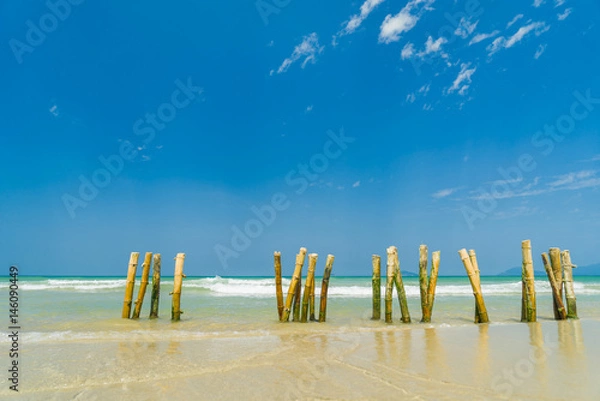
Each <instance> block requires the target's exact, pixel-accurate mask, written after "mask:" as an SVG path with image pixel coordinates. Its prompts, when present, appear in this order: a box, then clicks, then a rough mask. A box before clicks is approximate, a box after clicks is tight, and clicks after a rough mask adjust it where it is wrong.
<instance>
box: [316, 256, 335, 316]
mask: <svg viewBox="0 0 600 401" xmlns="http://www.w3.org/2000/svg"><path fill="white" fill-rule="evenodd" d="M333 260H334V256H333V255H327V261H326V262H325V271H324V272H323V281H322V282H321V299H320V301H321V304H320V305H319V322H321V323H323V322H325V320H326V319H327V290H328V289H329V277H330V276H331V269H332V268H333Z"/></svg>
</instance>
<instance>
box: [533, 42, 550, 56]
mask: <svg viewBox="0 0 600 401" xmlns="http://www.w3.org/2000/svg"><path fill="white" fill-rule="evenodd" d="M546 46H547V45H546V44H543V45H539V46H538V48H537V50H536V51H535V54H534V55H533V58H534V59H536V60H537V59H538V58H540V57H541V55H542V54H544V52H545V51H546Z"/></svg>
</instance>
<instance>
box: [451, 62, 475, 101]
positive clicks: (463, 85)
mask: <svg viewBox="0 0 600 401" xmlns="http://www.w3.org/2000/svg"><path fill="white" fill-rule="evenodd" d="M470 66H471V64H470V63H463V64H462V65H461V66H460V72H459V73H458V76H457V77H456V79H455V80H454V82H453V83H452V86H451V87H450V88H449V89H448V93H452V92H454V91H456V90H458V93H459V94H460V95H464V94H465V93H466V92H467V89H469V85H470V84H471V76H472V75H473V74H474V73H475V71H476V70H477V67H473V68H469V67H470Z"/></svg>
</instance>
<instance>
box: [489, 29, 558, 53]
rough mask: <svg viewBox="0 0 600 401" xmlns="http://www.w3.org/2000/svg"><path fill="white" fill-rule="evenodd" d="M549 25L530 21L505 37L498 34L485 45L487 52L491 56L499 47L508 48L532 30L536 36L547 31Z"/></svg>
mask: <svg viewBox="0 0 600 401" xmlns="http://www.w3.org/2000/svg"><path fill="white" fill-rule="evenodd" d="M548 29H550V27H549V26H548V25H547V24H546V23H545V22H531V23H529V24H527V25H524V26H522V27H520V28H519V30H518V31H517V32H515V33H514V34H513V35H512V36H510V37H508V38H505V37H504V36H500V37H498V38H496V39H495V40H494V41H493V42H492V43H491V44H490V45H488V46H487V48H486V49H487V51H488V54H489V55H490V56H491V55H493V54H494V53H496V52H498V51H500V50H501V49H509V48H511V47H513V46H514V45H516V44H517V43H519V42H520V41H521V40H523V38H524V37H525V36H527V35H528V34H529V33H531V32H533V33H534V34H535V35H536V36H540V35H541V34H543V33H544V32H547V31H548Z"/></svg>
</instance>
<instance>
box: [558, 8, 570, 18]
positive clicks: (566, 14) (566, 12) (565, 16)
mask: <svg viewBox="0 0 600 401" xmlns="http://www.w3.org/2000/svg"><path fill="white" fill-rule="evenodd" d="M571 11H573V9H572V8H567V9H566V10H565V11H564V12H563V13H562V14H557V15H556V17H557V18H558V20H559V21H564V20H566V19H567V17H568V16H569V15H571Z"/></svg>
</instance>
